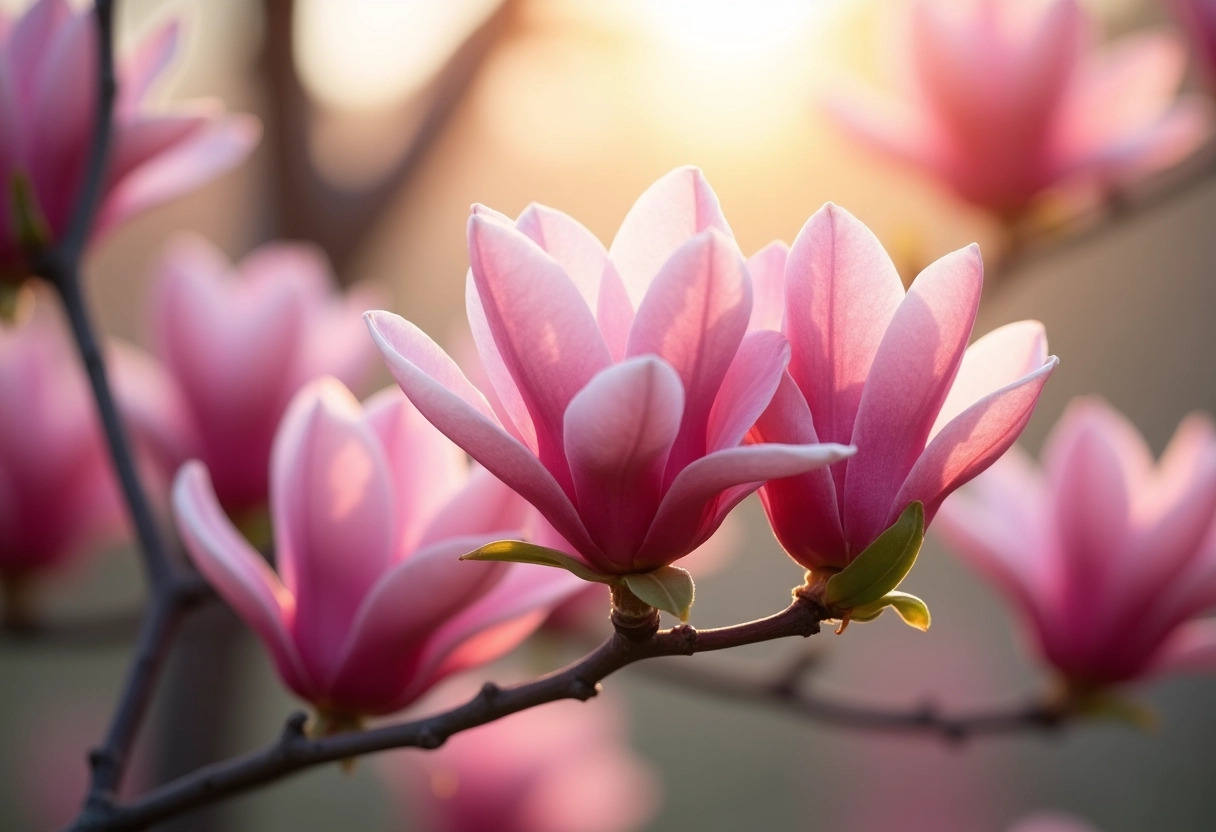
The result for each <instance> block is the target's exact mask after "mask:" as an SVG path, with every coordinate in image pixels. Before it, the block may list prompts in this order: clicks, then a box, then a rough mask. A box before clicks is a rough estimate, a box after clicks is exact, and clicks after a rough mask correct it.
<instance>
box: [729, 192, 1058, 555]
mask: <svg viewBox="0 0 1216 832" xmlns="http://www.w3.org/2000/svg"><path fill="white" fill-rule="evenodd" d="M775 264H776V259H774V265H775ZM784 274H785V311H784V320H785V324H784V331H785V333H786V335H787V337H788V338H789V342H790V348H791V350H792V358H791V359H790V365H789V372H788V373H786V374H785V375H784V376H783V377H782V380H781V384H780V386H779V387H778V388H777V393H776V395H775V396H774V397H773V400H772V404H770V405H769V407H768V409H767V410H766V411H765V412H764V414H763V415H762V416H761V417H760V419H759V421H758V422H757V423H756V426H755V428H754V430H753V435H754V436H755V437H757V438H758V439H760V440H762V441H765V442H786V443H815V442H838V443H845V444H853V445H856V446H857V448H858V452H857V455H856V456H854V457H852V458H851V459H848V460H846V461H843V462H840V463H837V464H835V465H833V466H831V467H830V468H821V469H819V470H817V471H811V472H808V473H804V474H800V475H798V476H793V477H786V478H784V479H779V480H773V481H771V482H769V483H767V484H766V485H764V487H763V488H761V490H760V498H761V501H762V502H763V504H764V508H765V511H766V512H767V514H768V517H769V522H771V523H772V526H773V531H774V532H775V533H776V535H777V539H778V540H779V541H780V542H781V545H782V546H783V547H784V548H785V550H786V551H787V552H789V554H790V556H791V557H792V558H793V559H794V560H796V561H797V562H798V563H800V564H801V565H802V566H805V567H806V568H807V569H812V570H814V569H821V568H822V569H828V570H839V569H843V568H844V567H845V566H847V565H848V564H849V562H850V561H851V560H852V559H853V558H854V557H856V556H857V555H858V554H860V553H861V552H862V551H863V550H864V549H865V548H866V547H867V546H868V545H869V544H870V543H872V542H873V541H874V539H875V538H876V537H878V536H879V534H881V533H882V532H883V531H884V530H885V529H887V528H888V527H889V526H890V525H891V524H892V523H893V522H894V521H895V520H896V519H897V518H898V517H899V515H900V513H901V512H902V511H903V510H904V509H905V508H907V506H908V505H909V504H910V503H912V502H913V501H917V500H919V501H920V502H922V503H923V504H924V508H925V522H926V523H928V522H929V521H930V520H932V518H933V515H934V513H935V512H936V511H937V508H938V506H939V505H940V504H941V501H942V500H943V499H945V497H946V495H948V494H949V493H950V492H951V491H953V490H954V489H955V488H958V487H959V486H960V485H962V484H963V483H965V482H966V481H967V480H969V479H971V478H972V477H974V476H975V475H976V474H978V473H979V472H980V471H983V470H984V469H985V468H986V467H988V466H989V465H991V464H992V462H993V460H995V459H996V458H997V457H999V456H1000V455H1001V454H1002V453H1003V452H1004V451H1005V449H1006V448H1008V447H1009V446H1010V445H1011V444H1012V443H1013V441H1014V440H1015V439H1016V438H1017V436H1018V434H1019V433H1021V431H1022V428H1024V427H1025V426H1026V422H1027V421H1028V420H1029V419H1030V415H1031V413H1032V412H1033V411H1034V406H1035V403H1036V402H1037V401H1038V398H1039V393H1040V392H1041V391H1042V388H1043V384H1044V383H1045V382H1046V381H1047V377H1048V376H1049V375H1050V374H1051V371H1052V369H1053V368H1054V367H1055V365H1056V359H1055V357H1054V356H1053V357H1048V355H1047V340H1046V337H1045V335H1044V333H1043V328H1042V326H1041V325H1040V324H1038V323H1037V322H1033V321H1023V322H1021V323H1016V324H1010V325H1008V326H1004V327H1001V328H1000V329H997V330H995V331H993V332H991V333H989V334H988V335H986V336H984V337H983V338H981V339H980V340H979V341H977V342H976V343H975V344H973V345H972V346H971V347H970V348H968V347H967V339H968V338H969V337H970V335H971V327H972V324H973V322H974V321H975V313H976V309H977V307H978V304H979V299H980V285H981V283H982V280H983V264H982V263H981V261H980V255H979V250H978V249H977V248H976V247H974V246H972V247H969V248H966V249H962V250H960V251H957V252H955V253H953V254H949V255H947V256H945V257H943V258H942V259H940V260H938V261H937V262H936V263H933V264H932V265H930V266H929V267H928V268H927V269H925V270H924V271H923V272H921V274H920V275H919V276H918V277H917V278H916V280H915V281H914V282H913V284H912V286H911V288H910V289H908V291H907V292H906V293H905V292H904V288H903V284H902V283H901V282H900V279H899V275H898V274H896V271H895V267H894V265H892V263H891V260H890V258H889V257H887V254H886V252H885V251H884V250H883V248H882V245H881V244H880V243H879V242H878V239H877V238H876V237H875V236H874V235H873V234H872V233H871V232H870V230H869V229H868V228H866V227H865V226H864V225H862V223H861V222H859V221H858V220H857V219H856V218H854V217H853V216H852V215H851V214H849V213H848V212H846V211H844V210H842V209H840V208H837V207H836V206H834V205H827V206H825V207H824V208H823V209H821V210H820V211H819V212H818V213H816V214H815V215H814V216H813V217H811V218H810V220H808V221H807V223H806V225H805V226H804V227H803V229H802V231H801V232H800V233H799V235H798V239H796V240H795V241H794V245H793V247H792V248H791V249H790V251H789V255H788V258H787V259H786V262H785V265H784ZM767 279H769V280H771V277H770V278H767ZM781 317H782V316H781V315H780V314H778V313H777V312H776V311H771V312H770V313H769V320H781Z"/></svg>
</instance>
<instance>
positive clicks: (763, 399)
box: [705, 330, 790, 453]
mask: <svg viewBox="0 0 1216 832" xmlns="http://www.w3.org/2000/svg"><path fill="white" fill-rule="evenodd" d="M789 360H790V347H789V343H788V342H787V341H786V340H785V336H784V335H782V334H781V333H779V332H774V331H772V330H760V331H757V332H749V333H748V334H747V335H746V336H744V338H743V341H742V343H740V344H739V351H738V352H737V353H735V359H734V361H732V362H731V365H730V367H729V368H728V369H727V371H726V376H725V377H724V378H723V379H722V384H721V386H720V388H719V389H718V396H717V398H716V399H714V406H713V408H712V409H711V410H710V412H709V424H708V425H707V426H706V432H705V449H706V450H707V451H709V452H710V453H713V452H714V451H721V450H723V449H725V448H732V447H734V446H735V445H738V444H739V443H740V442H742V441H743V437H744V436H746V435H747V432H748V431H749V430H751V428H752V425H754V424H755V423H756V420H757V419H758V418H760V414H761V413H763V412H764V409H765V408H766V407H768V403H769V402H770V401H772V398H773V393H775V392H776V390H777V384H778V383H779V382H780V381H781V377H782V376H783V375H784V374H785V367H786V365H787V364H789Z"/></svg>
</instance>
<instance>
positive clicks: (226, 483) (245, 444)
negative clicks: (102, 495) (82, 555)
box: [131, 236, 375, 513]
mask: <svg viewBox="0 0 1216 832" xmlns="http://www.w3.org/2000/svg"><path fill="white" fill-rule="evenodd" d="M333 282H334V281H333V276H332V274H331V271H330V268H329V264H328V263H327V262H326V260H325V258H324V255H322V254H321V253H320V252H319V251H317V250H316V249H314V248H312V247H311V246H305V245H295V244H285V243H274V244H269V245H265V246H263V247H262V248H259V249H258V250H256V251H254V252H253V253H251V254H250V255H248V256H247V257H246V258H245V259H244V260H243V261H241V263H240V264H239V265H237V266H236V267H233V266H232V265H231V264H230V263H229V262H228V261H227V260H226V259H225V258H224V256H223V255H222V254H221V253H220V252H219V251H217V250H216V249H215V247H214V246H212V245H211V244H210V243H208V242H206V241H205V240H203V239H202V238H200V237H193V236H182V237H179V238H178V239H176V240H175V241H173V242H172V243H171V244H170V246H169V248H168V251H167V252H166V254H165V256H164V257H163V259H162V260H161V262H160V264H159V265H158V266H157V274H156V288H155V296H154V302H153V309H152V315H151V318H152V323H153V326H154V328H155V331H154V333H153V335H154V341H155V345H156V352H157V354H158V355H159V357H160V359H161V361H162V362H163V364H164V369H165V370H167V371H168V372H167V373H165V372H158V371H156V370H155V368H154V367H147V368H145V374H144V375H145V378H144V379H143V380H142V382H141V384H140V385H139V388H138V390H136V391H132V394H133V395H132V396H131V398H132V400H133V401H134V400H135V398H136V397H135V395H134V394H135V393H138V394H139V400H141V401H142V403H143V405H142V407H140V408H139V409H138V410H134V411H133V413H132V418H134V419H136V420H137V425H138V427H139V431H140V435H141V438H142V439H144V440H145V441H146V442H147V443H148V444H149V445H150V446H151V447H152V448H153V449H154V450H155V451H156V452H157V455H158V456H159V458H160V460H161V463H162V465H163V467H164V468H165V469H166V470H167V471H175V470H176V469H177V467H178V466H179V465H180V464H181V463H182V462H184V461H186V460H187V459H200V460H202V461H203V462H204V463H205V464H206V466H207V468H208V469H209V470H210V472H211V478H212V482H213V484H214V486H215V491H216V494H218V495H219V499H220V504H221V505H223V506H224V508H225V509H226V510H228V511H229V512H233V513H244V512H248V511H251V510H254V509H258V508H260V507H261V506H263V505H264V504H265V502H266V497H267V489H268V473H267V472H268V470H269V467H270V466H269V460H270V448H271V443H272V441H273V438H274V434H275V430H276V428H277V427H278V424H279V420H280V419H281V418H282V416H283V412H284V410H285V409H286V407H287V404H288V402H290V401H291V397H292V395H293V394H294V393H295V392H296V391H297V390H299V389H300V388H301V387H302V386H303V385H304V384H306V383H307V382H309V381H311V380H313V379H315V378H318V377H320V376H324V375H333V376H336V377H337V378H338V379H340V380H341V381H342V382H343V383H345V384H348V385H355V384H357V383H358V382H360V381H361V380H362V379H363V378H364V377H366V375H367V372H368V371H369V370H370V369H371V364H372V360H373V357H374V355H375V352H374V350H373V349H372V344H371V341H370V340H369V339H368V337H367V333H366V330H365V329H364V327H363V324H362V320H361V317H360V316H361V315H362V313H363V310H364V309H366V308H367V307H368V306H369V305H372V303H373V301H372V298H371V295H370V293H367V292H352V293H350V294H349V295H348V296H346V297H345V298H343V297H341V296H338V295H335V294H334V293H333V291H332V289H331V286H332V284H333Z"/></svg>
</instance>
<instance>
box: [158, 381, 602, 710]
mask: <svg viewBox="0 0 1216 832" xmlns="http://www.w3.org/2000/svg"><path fill="white" fill-rule="evenodd" d="M272 466H273V467H272V478H271V513H272V519H273V522H274V536H275V551H276V557H277V563H278V570H279V574H277V575H276V574H275V573H274V572H273V571H272V570H271V569H270V568H269V567H268V566H267V565H266V563H265V561H263V560H262V558H261V556H260V555H259V554H258V553H257V551H256V550H254V548H253V547H252V546H250V545H249V543H248V542H246V541H245V539H244V538H243V537H241V536H240V534H239V533H238V532H237V531H236V529H235V528H234V527H233V526H232V523H231V522H230V521H229V520H228V518H227V517H225V515H224V513H223V510H222V509H221V507H220V505H219V503H218V502H217V499H216V495H215V492H214V490H213V489H212V487H211V483H210V481H209V478H208V476H207V470H206V468H205V467H204V466H203V464H202V463H199V462H191V463H188V464H187V465H186V466H185V467H184V468H183V469H182V470H181V471H180V472H179V474H178V476H177V481H176V483H175V486H174V493H173V506H174V509H175V512H176V515H177V523H178V529H179V531H180V532H181V535H182V538H183V540H184V541H185V543H186V547H187V550H188V551H189V552H190V555H191V556H192V558H193V560H194V562H195V564H196V565H197V566H198V568H199V569H200V570H201V571H202V572H203V574H204V575H206V576H207V578H208V580H209V581H211V583H212V584H213V585H214V586H215V588H216V590H217V591H218V592H219V593H220V594H221V595H222V596H223V597H224V599H225V600H227V601H228V603H229V604H231V605H232V606H233V608H234V609H236V611H237V612H238V613H239V614H240V615H241V616H242V617H243V618H244V619H245V621H246V623H248V624H249V626H251V627H252V628H253V629H254V630H256V631H257V633H258V635H259V636H260V637H261V638H262V641H263V642H264V643H265V645H266V648H267V649H268V650H269V652H270V654H271V655H272V656H273V658H274V660H275V663H276V665H277V667H278V670H279V674H280V676H281V677H282V678H283V680H284V682H286V684H287V685H288V686H289V687H290V688H291V689H292V690H294V691H295V692H296V693H297V694H299V695H300V696H301V697H302V698H304V699H306V700H308V701H309V702H312V703H314V704H315V705H316V706H317V707H318V709H319V710H320V711H322V712H323V713H324V714H327V715H330V716H333V717H335V718H349V717H352V716H357V715H360V714H382V713H388V712H391V711H395V710H398V709H400V708H403V707H405V706H406V705H408V704H409V703H410V702H412V701H413V700H414V699H415V698H417V697H418V696H419V695H420V694H422V693H423V692H425V691H426V690H427V689H428V688H429V687H430V686H431V685H433V684H435V682H437V681H438V680H439V679H441V678H443V677H444V676H446V675H448V674H449V673H452V672H454V671H457V670H460V669H463V668H466V667H471V666H474V665H478V664H482V663H484V662H487V661H490V660H492V659H494V658H497V657H498V656H500V655H502V654H503V653H504V652H506V651H507V650H508V649H510V648H511V647H513V646H515V645H516V644H518V643H519V642H520V641H521V640H522V639H523V638H524V637H525V636H526V635H527V634H528V633H530V632H531V631H532V630H533V629H535V627H536V626H537V625H539V624H540V622H541V620H542V619H543V618H544V616H545V613H546V612H547V611H548V609H549V608H550V607H551V606H552V605H554V604H556V603H558V602H560V601H561V600H563V599H564V598H565V597H566V596H567V595H568V594H569V593H570V592H573V591H575V590H577V589H580V588H581V587H582V584H581V583H580V582H579V581H578V580H577V579H575V578H573V577H572V576H570V575H568V574H566V573H564V572H560V571H558V570H552V571H548V570H546V571H544V572H542V573H539V574H538V573H537V572H536V571H535V570H528V569H525V568H522V567H518V566H514V565H510V564H498V563H494V564H487V563H462V562H460V561H459V557H460V556H461V555H462V554H464V553H466V552H468V551H470V550H472V549H476V548H477V547H478V546H481V545H483V544H484V543H487V542H489V541H491V540H495V539H500V538H503V537H518V536H520V535H521V533H522V532H521V529H520V525H521V523H522V522H523V518H525V517H526V515H527V512H528V506H527V504H526V503H525V502H523V500H521V499H520V498H519V497H517V496H516V495H515V494H513V493H512V492H511V491H510V490H508V489H507V488H506V487H505V486H504V485H502V484H501V483H500V482H498V481H497V480H495V479H494V478H493V477H491V476H489V475H488V474H487V473H486V472H485V471H482V470H479V471H476V472H474V473H473V474H471V475H470V473H469V470H468V465H467V462H466V460H465V457H464V454H462V453H461V452H460V451H459V449H457V448H455V447H454V446H452V445H451V443H449V442H448V441H447V440H446V439H444V438H443V437H442V436H441V435H439V434H438V433H437V432H436V431H435V430H434V428H432V427H431V426H430V425H428V424H427V423H426V422H425V420H423V419H422V417H421V416H419V415H418V413H417V411H415V410H414V408H413V407H412V406H411V405H410V404H409V402H407V401H406V400H405V399H404V398H403V397H402V396H401V394H400V392H399V391H397V390H390V391H385V392H383V393H381V394H379V395H377V396H375V397H374V398H373V399H372V400H371V401H370V402H369V404H368V406H367V408H366V410H364V409H361V408H360V406H359V403H358V402H357V401H355V399H354V397H353V396H351V394H350V393H349V392H348V391H347V390H346V389H345V388H344V387H342V385H341V384H339V383H338V382H337V381H335V380H333V379H323V380H320V381H317V382H314V383H313V384H311V385H309V386H307V387H306V388H305V389H304V390H302V391H300V393H299V394H297V396H296V398H295V399H294V401H293V402H292V405H291V407H290V408H289V410H288V412H287V415H286V416H285V417H284V419H283V423H282V426H281V427H280V429H279V432H278V435H277V437H276V440H275V448H274V455H273V463H272Z"/></svg>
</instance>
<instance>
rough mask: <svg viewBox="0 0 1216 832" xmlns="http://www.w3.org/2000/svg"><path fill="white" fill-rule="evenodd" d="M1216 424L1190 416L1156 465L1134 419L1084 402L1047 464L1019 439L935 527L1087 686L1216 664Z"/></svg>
mask: <svg viewBox="0 0 1216 832" xmlns="http://www.w3.org/2000/svg"><path fill="white" fill-rule="evenodd" d="M1214 513H1216V430H1214V429H1213V426H1212V422H1211V420H1210V419H1208V418H1206V417H1202V416H1191V417H1189V418H1187V419H1186V420H1185V421H1183V423H1182V424H1181V425H1180V426H1179V428H1178V431H1177V432H1176V433H1175V434H1174V438H1173V439H1172V440H1171V441H1170V444H1169V446H1168V447H1167V448H1166V450H1165V453H1164V454H1163V455H1162V457H1161V460H1160V462H1157V463H1154V461H1153V458H1152V455H1151V453H1150V451H1149V449H1148V446H1147V445H1146V444H1145V442H1144V439H1143V438H1142V437H1141V436H1140V435H1139V433H1138V432H1137V431H1136V429H1135V427H1134V426H1133V425H1131V424H1130V423H1128V422H1127V421H1126V420H1125V419H1124V418H1123V417H1122V416H1121V415H1120V414H1119V413H1117V412H1116V411H1115V410H1113V409H1112V408H1111V407H1110V406H1108V405H1106V404H1105V403H1103V402H1101V401H1099V400H1095V399H1079V400H1076V401H1074V402H1073V403H1072V404H1071V405H1070V406H1069V408H1068V410H1067V411H1066V412H1065V414H1064V416H1063V417H1062V418H1061V419H1060V422H1059V423H1058V424H1057V425H1056V427H1055V428H1054V429H1053V431H1052V433H1051V436H1050V437H1049V438H1048V440H1047V443H1046V445H1045V446H1044V449H1043V467H1042V468H1041V469H1040V468H1038V467H1036V466H1035V465H1034V463H1033V462H1032V461H1031V460H1030V459H1029V458H1028V457H1027V456H1025V455H1024V454H1022V453H1020V452H1019V451H1018V449H1016V448H1015V449H1014V450H1013V451H1011V452H1010V453H1009V454H1007V455H1006V457H1005V458H1004V459H1002V460H1001V461H1000V462H999V463H998V464H996V465H994V466H993V467H992V469H991V470H990V471H989V472H988V473H987V474H985V475H984V476H982V477H980V478H979V479H977V480H976V481H975V483H974V484H973V486H972V487H971V488H970V489H967V490H965V491H963V492H960V493H959V494H957V495H956V496H955V497H954V498H953V499H951V500H949V501H947V503H946V504H945V505H944V506H943V507H942V510H941V513H940V515H939V520H938V528H939V530H940V531H941V532H943V536H944V537H945V538H946V540H947V541H948V542H949V543H950V544H951V545H952V546H953V547H954V548H955V549H956V550H957V551H958V552H959V554H960V555H962V556H963V557H964V558H965V559H966V560H967V561H969V562H971V563H973V564H974V565H975V566H976V568H977V569H979V570H980V571H982V572H983V573H984V574H985V575H987V576H988V577H990V578H991V579H992V580H993V581H994V582H995V583H996V584H997V586H999V587H1000V588H1001V589H1002V590H1004V591H1005V592H1006V593H1008V594H1009V595H1010V596H1011V597H1012V599H1013V600H1014V602H1015V603H1016V604H1017V605H1018V606H1019V607H1020V608H1021V611H1022V613H1023V614H1024V615H1025V616H1026V617H1027V619H1028V620H1029V623H1030V624H1031V626H1032V628H1033V630H1034V633H1035V635H1036V636H1037V639H1038V643H1039V648H1040V650H1041V652H1042V655H1043V657H1044V658H1045V659H1046V661H1047V662H1049V663H1050V664H1051V665H1053V666H1054V667H1055V668H1057V669H1058V670H1059V671H1060V672H1061V673H1062V674H1063V675H1064V676H1065V677H1066V678H1067V679H1069V680H1071V681H1073V682H1076V683H1078V684H1080V685H1107V684H1114V683H1118V682H1125V681H1129V680H1132V679H1136V678H1139V677H1145V676H1150V675H1154V674H1159V673H1166V672H1173V671H1183V670H1192V669H1194V670H1199V669H1212V668H1216V626H1213V623H1212V622H1210V621H1197V620H1193V619H1195V617H1196V616H1197V615H1198V614H1200V613H1201V612H1203V611H1204V610H1205V609H1207V608H1209V607H1211V606H1213V605H1214V604H1216V527H1214V524H1213V519H1214Z"/></svg>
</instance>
